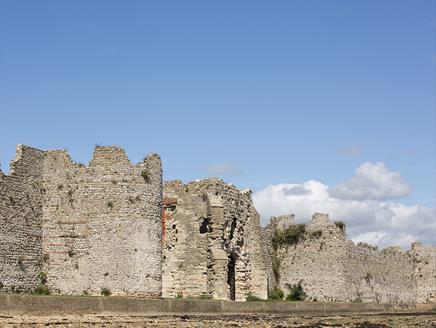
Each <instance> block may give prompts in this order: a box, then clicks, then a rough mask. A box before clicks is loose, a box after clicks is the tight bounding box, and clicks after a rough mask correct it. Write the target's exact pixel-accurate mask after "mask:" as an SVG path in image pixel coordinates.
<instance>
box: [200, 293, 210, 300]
mask: <svg viewBox="0 0 436 328" xmlns="http://www.w3.org/2000/svg"><path fill="white" fill-rule="evenodd" d="M198 298H199V299H200V300H211V299H212V298H213V296H212V295H208V294H203V295H200V297H198Z"/></svg>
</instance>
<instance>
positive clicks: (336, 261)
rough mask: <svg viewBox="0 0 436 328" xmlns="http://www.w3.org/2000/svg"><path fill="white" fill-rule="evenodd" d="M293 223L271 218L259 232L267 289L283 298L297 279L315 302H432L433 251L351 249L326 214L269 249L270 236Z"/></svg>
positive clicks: (360, 246)
mask: <svg viewBox="0 0 436 328" xmlns="http://www.w3.org/2000/svg"><path fill="white" fill-rule="evenodd" d="M284 222H286V223H284ZM278 223H280V225H279V224H278ZM293 224H294V223H293V217H289V218H286V217H284V218H283V217H282V218H279V219H277V218H273V219H272V220H271V223H270V224H269V225H268V226H267V227H266V228H265V230H264V242H265V245H266V248H268V249H269V253H270V254H271V259H272V260H271V263H270V266H271V267H270V269H269V272H270V274H269V276H270V281H271V283H270V289H271V288H272V287H273V286H278V287H279V288H281V289H282V290H283V291H284V292H285V294H287V293H288V292H289V289H288V287H289V286H290V285H293V284H297V283H298V282H300V281H301V283H302V285H303V287H304V290H305V292H306V293H307V295H308V297H309V299H314V300H315V299H316V300H319V301H348V302H377V303H404V302H406V303H414V302H433V301H434V300H435V272H436V269H435V258H436V256H435V255H436V253H435V250H436V248H435V247H424V246H422V245H420V244H419V243H418V244H414V245H413V247H412V250H411V251H408V252H406V251H404V250H402V249H401V248H400V247H389V248H386V249H384V250H381V251H380V250H379V249H378V248H377V247H374V246H371V245H367V244H363V243H359V244H357V245H355V244H354V243H353V242H352V241H350V240H347V238H346V235H345V231H343V229H341V226H340V225H339V224H338V225H336V224H335V223H334V222H332V221H330V220H329V219H328V216H327V215H326V214H315V215H314V217H313V219H312V221H311V222H310V223H309V224H308V225H307V226H306V232H305V233H304V236H303V238H302V239H301V240H300V241H298V242H297V243H295V244H292V245H287V244H284V245H280V246H279V247H276V249H274V247H273V243H272V240H273V238H274V235H275V234H276V233H277V232H281V231H284V230H286V229H287V228H288V227H289V226H292V225H293ZM274 261H276V262H277V263H275V266H274ZM274 273H275V274H274Z"/></svg>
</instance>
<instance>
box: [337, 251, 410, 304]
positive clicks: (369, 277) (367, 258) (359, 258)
mask: <svg viewBox="0 0 436 328" xmlns="http://www.w3.org/2000/svg"><path fill="white" fill-rule="evenodd" d="M345 264H346V265H345V280H346V285H345V289H344V296H345V295H346V297H347V299H348V300H353V301H362V302H377V303H401V302H406V303H413V302H416V297H417V290H416V280H415V277H414V267H413V258H412V256H411V255H410V254H409V253H407V252H406V251H404V250H402V249H401V248H400V247H389V248H386V249H383V250H381V251H380V250H379V249H378V248H377V247H374V246H371V245H368V244H364V243H359V244H357V245H354V243H352V242H349V243H348V247H347V257H346V262H345Z"/></svg>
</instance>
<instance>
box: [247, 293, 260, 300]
mask: <svg viewBox="0 0 436 328" xmlns="http://www.w3.org/2000/svg"><path fill="white" fill-rule="evenodd" d="M245 300H246V301H247V302H263V301H264V300H263V299H261V298H260V297H257V296H256V295H253V294H251V293H250V294H248V295H247V297H246V298H245Z"/></svg>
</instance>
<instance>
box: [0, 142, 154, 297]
mask: <svg viewBox="0 0 436 328" xmlns="http://www.w3.org/2000/svg"><path fill="white" fill-rule="evenodd" d="M12 199H13V201H12ZM11 202H14V204H13V205H12V204H11ZM161 202H162V165H161V160H160V157H159V156H158V155H156V154H152V155H149V156H147V157H146V158H145V159H144V160H143V161H142V162H140V163H139V164H137V165H133V164H132V163H130V161H129V160H128V158H127V156H126V155H125V153H124V150H123V149H121V148H118V147H101V146H97V147H96V149H95V151H94V154H93V158H92V160H91V162H90V164H89V166H84V165H81V164H77V163H74V162H72V161H71V159H70V156H69V155H68V154H67V153H66V152H65V151H62V150H60V151H45V152H44V151H40V150H36V149H32V148H29V147H25V146H21V145H19V146H18V147H17V158H16V160H15V161H14V162H13V163H12V164H11V173H10V174H9V175H4V174H2V175H0V214H1V217H0V220H2V221H4V222H1V223H2V224H1V228H0V229H1V230H0V233H1V236H0V237H1V238H0V243H1V244H0V246H1V247H0V252H1V254H0V262H1V268H0V287H2V290H5V291H13V289H20V290H23V291H24V290H32V289H34V288H35V286H36V285H38V284H39V283H40V282H41V281H40V278H38V275H39V273H40V272H44V273H45V274H46V275H47V282H46V284H47V285H48V287H49V288H50V290H51V291H52V293H62V294H77V295H81V294H90V295H97V294H100V292H101V289H102V288H107V289H108V290H110V291H111V293H112V294H115V295H132V296H143V297H158V296H160V295H161V281H162V279H161Z"/></svg>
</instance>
